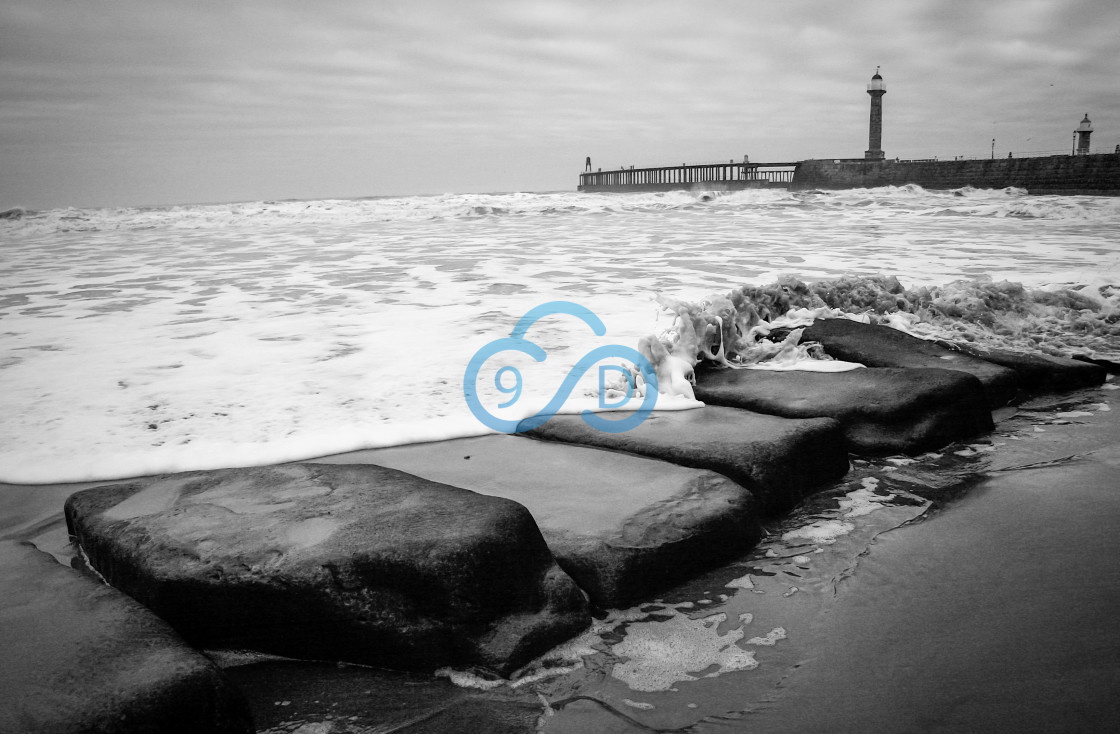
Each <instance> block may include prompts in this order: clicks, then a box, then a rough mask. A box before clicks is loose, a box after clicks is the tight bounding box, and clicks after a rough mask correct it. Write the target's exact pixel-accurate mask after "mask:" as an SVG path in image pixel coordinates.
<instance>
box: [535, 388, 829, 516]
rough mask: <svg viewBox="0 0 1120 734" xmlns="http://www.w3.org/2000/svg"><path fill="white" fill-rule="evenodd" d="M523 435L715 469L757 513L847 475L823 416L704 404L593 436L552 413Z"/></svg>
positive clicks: (576, 420)
mask: <svg viewBox="0 0 1120 734" xmlns="http://www.w3.org/2000/svg"><path fill="white" fill-rule="evenodd" d="M611 415H613V414H611ZM621 415H622V416H626V415H629V413H624V414H621ZM526 435H529V436H532V437H534V438H541V439H545V440H551V441H563V442H566V443H573V444H583V445H586V446H594V447H597V448H603V449H611V450H614V451H625V452H627V453H631V454H638V455H641V456H650V457H654V458H659V459H664V460H666V461H671V462H673V463H674V464H679V465H681V466H688V467H692V468H695V469H709V470H711V471H715V472H718V473H720V474H723V475H724V476H726V477H728V478H730V479H732V480H734V481H735V482H737V483H738V484H740V485H742V486H744V487H746V488H747V489H749V490H750V491H751V493H752V494H753V495H754V496H755V499H756V500H757V501H758V503H759V509H760V510H761V512H762V513H763V515H775V514H778V513H780V512H785V511H787V510H790V509H792V508H793V507H794V506H795V505H796V504H797V503H798V502H799V501H800V500H801V499H802V498H804V497H805V496H806V495H808V494H809V493H810V492H811V491H812V489H813V487H814V486H816V485H818V484H820V483H822V482H825V481H829V480H833V479H838V478H839V477H842V476H843V475H844V474H845V473H846V472H847V471H848V453H847V448H846V446H845V443H844V433H843V431H842V429H841V427H840V424H839V422H837V421H835V420H833V419H831V418H804V419H791V418H781V417H778V416H774V415H765V414H762V413H754V412H751V411H747V410H740V409H737V408H727V407H721V406H714V405H710V406H706V407H703V408H698V409H695V410H679V411H662V412H654V413H651V414H650V415H649V417H647V418H646V419H645V420H644V421H642V422H641V423H640V424H639V425H638V426H637V427H635V428H632V429H630V430H629V431H625V432H622V433H606V432H603V431H599V430H597V429H595V428H592V427H591V426H589V425H587V423H586V422H584V420H583V419H582V418H580V417H579V416H578V415H557V416H553V417H552V418H550V419H549V420H548V421H547V422H546V423H544V424H543V425H541V426H539V427H538V428H534V429H532V430H530V431H528V432H527V433H526Z"/></svg>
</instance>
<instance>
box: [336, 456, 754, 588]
mask: <svg viewBox="0 0 1120 734" xmlns="http://www.w3.org/2000/svg"><path fill="white" fill-rule="evenodd" d="M323 461H332V462H359V463H375V464H380V465H382V466H390V467H393V468H395V469H401V470H403V471H407V472H410V473H413V474H416V475H418V476H422V477H425V478H427V479H432V480H433V481H437V482H446V483H448V484H452V483H453V484H455V485H457V486H460V487H465V488H467V489H471V490H474V491H476V492H481V493H484V494H490V495H495V496H497V497H505V498H509V499H512V500H516V501H517V502H518V503H520V504H522V505H524V506H525V507H527V508H529V511H530V512H531V513H532V514H533V517H534V518H535V519H536V521H537V525H539V526H540V529H541V532H542V533H543V534H544V537H545V539H546V540H547V541H548V546H549V548H551V549H552V554H553V555H554V556H555V557H556V559H557V561H558V562H559V563H560V566H561V567H562V568H563V569H564V570H565V571H567V572H568V573H569V574H570V575H571V576H572V578H574V579H575V580H576V581H577V582H578V583H579V585H580V586H581V587H582V588H583V589H584V590H585V591H586V592H587V593H588V595H589V596H590V597H591V599H592V601H594V602H595V603H596V604H597V605H599V606H601V607H621V606H626V605H628V604H630V603H631V602H633V601H636V600H639V599H642V598H644V597H647V596H649V595H650V594H652V593H653V592H654V591H657V590H659V589H662V588H665V587H667V586H670V585H672V584H674V583H676V582H679V581H682V580H684V579H687V578H688V577H690V576H691V575H693V574H695V573H697V572H699V571H702V570H707V569H709V568H712V567H714V566H717V565H719V564H720V563H722V562H723V561H726V560H727V559H729V558H732V557H734V556H735V555H738V554H739V553H742V552H743V551H746V550H748V549H749V548H751V547H753V546H754V545H755V544H756V543H757V542H758V539H759V537H760V534H761V530H760V526H759V520H758V513H757V510H756V507H755V500H754V497H753V496H752V495H751V493H750V492H749V491H748V490H747V489H745V488H743V487H741V486H739V485H738V484H736V483H735V482H733V481H731V480H730V479H728V478H726V477H724V476H721V475H719V474H716V473H714V472H710V471H702V470H698V469H689V468H685V467H680V466H676V465H674V464H670V463H667V462H664V461H657V460H654V459H647V458H643V457H639V456H630V455H627V454H621V453H617V452H613V451H602V450H599V449H593V448H585V447H581V446H569V445H565V444H558V443H552V442H544V441H535V440H533V439H528V438H522V437H518V436H506V435H495V436H482V437H478V438H464V439H456V440H452V441H440V442H436V443H424V444H412V445H409V446H395V447H392V448H384V449H371V450H367V451H356V452H353V453H349V454H342V455H340V456H336V457H328V458H326V459H323Z"/></svg>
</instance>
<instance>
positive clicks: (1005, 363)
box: [937, 341, 1108, 392]
mask: <svg viewBox="0 0 1120 734" xmlns="http://www.w3.org/2000/svg"><path fill="white" fill-rule="evenodd" d="M937 343H938V344H939V345H940V346H943V347H945V348H946V349H950V350H956V351H960V352H964V353H965V354H968V355H969V356H972V357H976V358H977V359H982V360H984V361H985V362H991V363H992V364H997V365H999V366H1001V367H1006V368H1008V369H1010V370H1014V371H1015V374H1016V375H1018V377H1019V384H1020V385H1021V386H1022V387H1023V388H1024V389H1026V390H1033V391H1039V392H1060V391H1063V390H1076V389H1078V388H1082V387H1093V386H1095V385H1102V384H1104V381H1105V378H1106V377H1108V370H1107V369H1105V367H1104V366H1102V365H1099V364H1093V363H1091V362H1085V361H1083V360H1077V359H1066V358H1065V357H1055V356H1053V355H1051V354H1024V353H1021V352H1012V351H1009V350H1006V349H985V348H983V347H980V346H978V345H976V344H968V343H965V342H944V341H938V342H937Z"/></svg>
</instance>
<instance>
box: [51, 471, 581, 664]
mask: <svg viewBox="0 0 1120 734" xmlns="http://www.w3.org/2000/svg"><path fill="white" fill-rule="evenodd" d="M66 520H67V524H68V526H69V527H70V532H71V534H73V535H74V536H76V537H77V540H78V543H79V544H80V546H81V547H82V549H83V550H84V551H85V553H86V555H87V556H88V558H89V561H90V564H91V565H92V566H93V567H94V568H95V569H96V570H97V571H98V572H100V573H101V574H102V575H103V576H104V577H105V578H106V579H107V580H108V581H109V583H111V584H113V585H114V586H116V587H117V588H119V589H121V590H123V591H125V592H127V593H128V594H129V595H131V596H133V597H134V598H136V599H138V600H139V601H141V602H143V603H144V604H145V605H147V606H148V607H149V608H151V609H152V610H153V611H155V612H156V613H157V614H159V615H160V616H161V617H163V618H164V619H165V620H167V621H168V622H170V623H171V625H172V626H174V627H175V628H176V629H177V630H178V631H179V632H180V633H182V634H183V636H184V637H186V638H187V639H188V640H189V641H191V642H192V643H194V644H196V645H199V646H204V647H211V648H235V649H236V648H242V649H243V648H248V649H255V650H261V651H264V652H271V653H276V654H280V655H286V656H289V657H297V658H310V659H316V660H345V661H352V662H358V663H366V664H370V665H379V666H385V667H394V668H403V669H415V670H430V669H434V668H436V667H439V666H444V665H478V666H482V667H486V668H490V669H492V670H495V671H497V672H499V673H501V674H508V673H509V672H511V671H512V670H514V669H516V668H517V667H519V666H520V665H522V664H524V663H525V662H527V661H528V660H530V659H532V658H533V657H535V656H536V655H537V654H539V653H541V652H543V651H544V650H546V649H548V648H550V647H552V646H554V645H555V644H557V643H558V642H561V641H563V640H564V639H567V638H568V637H570V636H572V635H574V634H576V633H578V632H579V631H580V630H581V629H583V628H584V627H585V626H586V625H587V624H588V623H589V621H590V617H589V616H588V612H587V605H586V602H585V600H584V597H583V595H582V594H581V593H580V591H579V589H578V588H577V587H576V585H575V583H574V582H573V581H572V580H571V579H570V578H569V577H568V576H567V575H566V574H564V572H563V571H561V570H560V569H559V568H558V567H557V566H556V563H555V561H554V559H553V558H552V555H551V554H550V553H549V551H548V547H547V546H546V545H545V542H544V539H543V538H542V537H541V534H540V531H539V530H538V529H537V527H536V524H535V523H534V522H533V518H532V516H531V515H530V514H529V512H528V511H527V510H526V509H525V508H524V507H522V506H520V505H518V504H517V503H515V502H511V501H509V500H506V499H502V498H498V497H490V496H486V495H479V494H475V493H474V492H469V491H467V490H464V489H459V488H457V487H449V486H447V485H442V484H437V483H435V482H430V481H427V480H425V479H421V478H419V477H415V476H412V475H409V474H404V473H403V472H399V471H396V470H393V469H385V468H382V467H377V466H330V465H322V464H288V465H284V466H278V467H261V468H252V469H224V470H219V471H201V472H188V473H184V474H172V475H166V476H160V477H154V478H148V479H143V480H138V481H134V482H128V483H121V484H115V485H110V486H104V487H97V488H94V489H88V490H84V491H81V492H78V493H76V494H74V495H72V496H71V497H70V498H69V499H68V500H67V502H66Z"/></svg>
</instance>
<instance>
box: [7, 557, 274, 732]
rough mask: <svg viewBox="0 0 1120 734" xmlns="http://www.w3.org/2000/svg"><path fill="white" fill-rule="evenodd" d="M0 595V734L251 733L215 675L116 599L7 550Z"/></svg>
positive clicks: (129, 603) (143, 612)
mask: <svg viewBox="0 0 1120 734" xmlns="http://www.w3.org/2000/svg"><path fill="white" fill-rule="evenodd" d="M0 588H2V589H3V590H4V593H3V594H2V595H0V660H2V661H3V664H2V665H0V731H4V732H21V733H22V734H35V733H37V732H44V733H45V732H51V733H52V734H57V733H60V732H75V733H77V732H102V733H103V734H110V733H113V734H116V733H121V734H123V733H125V732H169V733H182V734H194V733H203V732H215V733H217V732H222V733H223V734H225V733H229V734H232V733H233V732H252V731H254V728H253V723H252V720H251V718H250V715H249V708H248V705H247V704H246V702H245V700H244V698H243V697H242V695H241V694H240V693H239V692H238V691H237V689H236V688H235V687H234V686H233V685H232V684H231V683H230V682H229V681H228V680H227V679H226V677H225V675H224V674H223V673H222V672H221V671H220V670H219V669H218V668H217V667H216V666H215V665H214V664H213V663H212V662H210V660H209V659H207V658H206V657H204V656H203V655H201V654H199V653H198V652H196V651H194V650H192V649H191V648H190V647H188V646H187V645H186V644H185V643H184V642H183V640H182V639H181V638H180V637H179V635H177V634H176V633H175V631H174V630H172V629H171V627H169V626H168V625H167V624H166V623H165V622H163V621H162V620H160V619H159V618H158V617H156V616H155V615H154V614H152V613H151V612H150V611H148V610H147V609H145V608H144V607H143V606H141V605H140V604H138V603H136V602H135V601H134V600H132V599H130V598H128V597H127V596H125V595H124V594H122V593H120V592H119V591H117V590H115V589H112V588H110V587H108V586H105V585H104V584H102V583H100V582H99V581H97V580H96V579H94V578H92V577H90V576H86V575H84V574H81V573H79V572H77V571H74V570H72V569H70V568H67V567H66V566H63V565H61V564H59V563H58V562H57V561H55V560H54V558H52V557H51V556H50V555H48V554H46V553H43V552H42V551H39V550H37V549H36V548H35V547H34V546H32V545H31V544H30V543H21V542H14V541H4V542H0Z"/></svg>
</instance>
